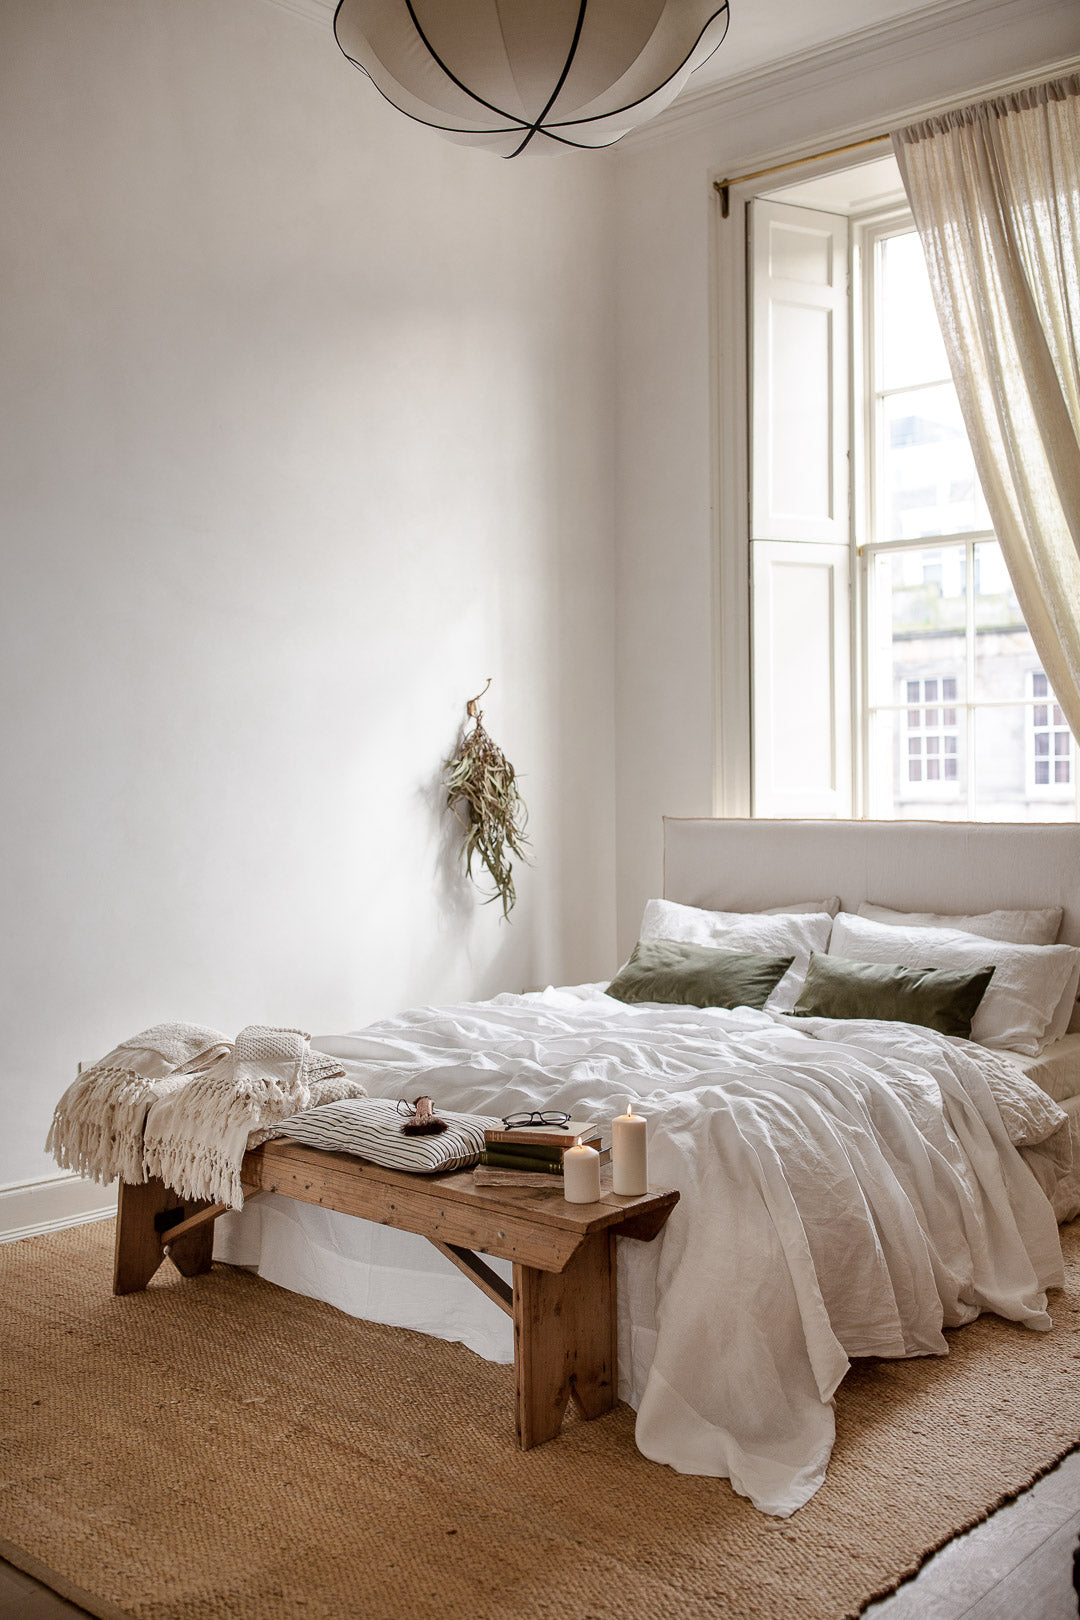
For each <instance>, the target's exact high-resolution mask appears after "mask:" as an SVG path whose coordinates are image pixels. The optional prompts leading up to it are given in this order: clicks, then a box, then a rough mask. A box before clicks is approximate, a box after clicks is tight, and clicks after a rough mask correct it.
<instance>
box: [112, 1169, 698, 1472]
mask: <svg viewBox="0 0 1080 1620" xmlns="http://www.w3.org/2000/svg"><path fill="white" fill-rule="evenodd" d="M241 1176H242V1180H243V1183H244V1187H245V1189H246V1191H247V1192H248V1193H252V1194H253V1193H257V1192H275V1193H280V1194H282V1195H283V1196H284V1197H286V1198H296V1199H299V1200H300V1201H301V1202H303V1203H307V1204H318V1205H320V1206H321V1207H322V1208H323V1209H332V1210H339V1211H340V1212H341V1213H343V1214H345V1215H359V1216H361V1217H362V1218H363V1219H364V1220H368V1221H377V1222H379V1223H380V1224H381V1225H383V1226H395V1227H398V1228H399V1229H400V1230H401V1231H404V1232H419V1233H420V1234H421V1235H422V1236H423V1237H426V1238H428V1239H429V1240H430V1241H431V1242H432V1243H433V1244H434V1245H435V1247H436V1248H437V1249H438V1250H439V1252H440V1254H444V1255H445V1256H446V1258H447V1259H448V1260H450V1261H452V1262H453V1264H454V1265H455V1266H457V1267H458V1268H459V1270H461V1271H463V1272H464V1273H465V1275H466V1277H468V1278H469V1280H470V1281H471V1282H474V1283H475V1284H476V1285H477V1287H478V1288H480V1289H482V1290H483V1292H484V1293H485V1294H486V1295H487V1296H488V1298H489V1299H491V1300H494V1302H495V1304H496V1305H498V1306H499V1307H500V1309H502V1310H504V1311H505V1312H506V1313H507V1315H509V1316H512V1317H513V1319H514V1383H515V1404H516V1412H517V1435H518V1441H519V1443H520V1445H521V1447H522V1449H523V1450H527V1449H528V1448H529V1447H530V1446H538V1445H541V1444H543V1442H544V1441H545V1440H551V1439H553V1438H554V1437H555V1436H556V1435H557V1434H558V1432H559V1430H560V1428H561V1427H562V1420H563V1416H564V1414H565V1412H566V1407H567V1402H568V1401H569V1400H571V1399H572V1400H573V1401H574V1404H575V1405H576V1406H577V1408H578V1410H579V1411H580V1412H581V1414H582V1416H583V1417H586V1418H596V1417H601V1416H602V1415H603V1414H604V1413H605V1412H610V1411H611V1409H612V1407H613V1406H614V1405H615V1401H616V1398H617V1390H618V1367H617V1349H616V1346H617V1318H616V1282H615V1239H616V1237H628V1238H638V1239H641V1240H643V1241H645V1242H648V1241H649V1240H650V1239H651V1238H654V1237H655V1236H656V1235H657V1233H658V1232H659V1231H660V1229H661V1227H662V1226H663V1224H664V1222H665V1221H666V1220H667V1218H668V1216H669V1215H670V1214H671V1211H672V1209H673V1208H674V1207H675V1205H676V1204H677V1203H678V1200H679V1195H678V1193H677V1192H671V1191H667V1192H661V1191H650V1192H648V1193H646V1194H645V1195H644V1196H643V1197H640V1198H625V1197H621V1196H616V1194H614V1193H613V1192H612V1191H611V1171H610V1168H609V1167H608V1166H605V1167H604V1170H603V1172H602V1177H601V1190H600V1201H599V1203H596V1204H568V1203H567V1202H566V1200H565V1199H564V1198H563V1196H562V1193H561V1191H556V1190H554V1189H548V1188H546V1187H536V1188H534V1187H477V1186H474V1184H473V1178H472V1173H471V1172H470V1171H468V1170H462V1171H457V1172H455V1173H454V1174H452V1175H445V1176H417V1175H406V1174H405V1173H403V1172H402V1171H399V1170H384V1169H382V1168H380V1167H379V1166H378V1165H374V1164H368V1163H366V1162H365V1161H364V1160H361V1159H357V1158H355V1157H354V1156H353V1155H352V1154H348V1153H324V1152H322V1151H321V1150H320V1149H318V1148H309V1147H304V1146H302V1145H301V1144H300V1143H299V1142H292V1141H290V1140H289V1139H288V1138H279V1139H277V1140H274V1141H270V1142H265V1143H264V1144H263V1145H262V1146H261V1147H257V1148H254V1149H252V1151H251V1152H250V1153H248V1154H247V1155H246V1156H245V1158H244V1164H243V1170H242V1172H241ZM224 1212H225V1205H223V1204H207V1203H205V1202H200V1201H196V1200H187V1201H184V1200H182V1199H180V1198H179V1197H178V1196H177V1194H176V1193H174V1192H173V1191H172V1190H171V1189H170V1188H168V1187H166V1186H165V1184H164V1183H163V1182H161V1181H149V1182H146V1183H144V1184H142V1185H133V1184H128V1183H123V1184H121V1187H120V1201H119V1209H118V1213H117V1222H116V1263H115V1269H114V1274H113V1292H114V1293H115V1294H130V1293H134V1292H136V1291H138V1290H139V1289H143V1288H145V1287H146V1285H147V1283H148V1282H149V1281H150V1279H151V1277H152V1276H153V1275H154V1273H155V1272H156V1271H157V1269H158V1267H159V1266H160V1265H161V1262H162V1260H163V1259H164V1258H165V1255H166V1253H168V1256H169V1258H170V1259H171V1260H172V1261H173V1263H174V1265H175V1266H176V1267H177V1269H178V1270H179V1271H180V1272H181V1273H182V1274H183V1275H184V1276H185V1277H194V1276H197V1275H199V1274H200V1273H201V1272H205V1271H209V1269H210V1265H211V1260H212V1257H213V1248H214V1221H215V1220H216V1218H217V1217H218V1216H219V1215H222V1214H224ZM478 1251H479V1252H478ZM480 1253H483V1254H490V1255H495V1256H497V1257H498V1258H500V1259H503V1260H510V1261H512V1262H513V1267H514V1283H513V1287H512V1288H511V1287H510V1285H509V1284H508V1283H506V1282H504V1281H503V1279H502V1278H501V1277H500V1276H499V1275H498V1273H497V1272H495V1271H493V1270H492V1268H491V1267H490V1266H488V1265H485V1263H484V1261H483V1260H481V1259H480Z"/></svg>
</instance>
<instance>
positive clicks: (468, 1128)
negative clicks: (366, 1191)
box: [273, 1097, 502, 1175]
mask: <svg viewBox="0 0 1080 1620" xmlns="http://www.w3.org/2000/svg"><path fill="white" fill-rule="evenodd" d="M438 1113H439V1118H440V1119H444V1120H445V1121H446V1126H447V1128H446V1130H445V1131H442V1132H440V1134H439V1135H438V1136H404V1135H402V1131H401V1126H402V1116H401V1114H400V1113H399V1112H398V1106H397V1103H394V1102H388V1101H387V1100H386V1099H385V1098H383V1097H349V1098H346V1099H345V1100H344V1101H342V1102H332V1103H323V1104H322V1106H321V1107H320V1108H309V1109H308V1111H307V1112H306V1113H304V1114H294V1115H293V1116H292V1118H291V1119H286V1120H283V1121H282V1123H281V1124H280V1125H278V1126H276V1127H275V1129H274V1133H273V1134H274V1135H275V1136H288V1137H291V1138H292V1139H293V1141H296V1142H303V1143H304V1144H305V1145H306V1146H307V1147H316V1148H325V1149H326V1150H327V1152H331V1153H355V1154H356V1156H357V1158H360V1159H367V1160H369V1161H370V1163H372V1164H381V1165H385V1167H386V1168H387V1169H388V1170H413V1171H418V1172H420V1173H422V1174H428V1175H430V1174H432V1173H433V1172H434V1171H437V1170H460V1169H463V1168H464V1167H465V1166H466V1165H471V1164H476V1162H477V1160H478V1159H479V1157H480V1153H481V1150H482V1148H483V1146H484V1131H485V1130H486V1129H496V1130H498V1129H501V1127H502V1120H501V1119H487V1118H484V1117H483V1116H481V1115H479V1114H451V1113H448V1112H447V1111H446V1110H444V1109H441V1108H440V1109H439V1111H438Z"/></svg>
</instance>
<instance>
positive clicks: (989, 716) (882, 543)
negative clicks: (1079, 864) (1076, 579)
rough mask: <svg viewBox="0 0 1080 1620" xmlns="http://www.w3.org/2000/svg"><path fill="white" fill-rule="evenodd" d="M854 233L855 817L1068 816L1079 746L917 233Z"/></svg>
mask: <svg viewBox="0 0 1080 1620" xmlns="http://www.w3.org/2000/svg"><path fill="white" fill-rule="evenodd" d="M855 241H856V251H855V263H856V276H857V281H858V286H859V289H860V290H861V297H862V304H863V322H862V330H863V341H862V345H861V348H862V354H861V357H860V359H859V360H858V361H857V364H856V367H855V375H856V380H857V381H858V379H859V377H860V376H861V378H862V381H863V392H864V398H863V401H862V404H863V409H862V411H861V413H859V412H858V411H857V412H856V416H857V417H858V416H860V415H861V421H862V438H863V441H864V442H863V445H862V449H863V467H864V478H863V483H864V498H863V501H862V507H861V514H860V515H857V517H856V540H857V542H859V556H860V558H861V566H862V571H863V572H862V579H863V586H864V589H863V601H864V603H865V626H864V648H865V657H864V662H865V669H864V685H865V695H866V701H865V703H864V704H863V705H862V711H863V713H862V719H863V728H862V730H863V739H862V740H863V772H864V784H863V787H864V793H863V799H864V804H865V813H866V814H868V815H870V816H875V817H883V818H893V817H898V818H902V819H909V818H915V817H933V818H935V819H948V820H952V819H956V820H982V821H1064V820H1071V819H1074V818H1075V817H1076V815H1077V793H1076V750H1075V746H1074V743H1073V739H1072V737H1071V735H1070V733H1069V728H1068V726H1067V725H1066V723H1065V719H1064V716H1063V714H1062V711H1061V709H1060V707H1059V706H1058V705H1057V703H1056V702H1055V700H1054V695H1053V692H1052V691H1051V690H1050V688H1049V684H1048V682H1047V678H1046V675H1045V673H1044V672H1043V670H1042V667H1041V665H1040V663H1039V657H1038V654H1037V653H1036V651H1035V646H1034V643H1033V642H1032V640H1031V636H1030V635H1029V634H1028V630H1027V626H1026V625H1025V623H1024V618H1023V614H1022V613H1021V611H1020V607H1019V604H1018V602H1017V600H1016V596H1015V594H1014V592H1013V590H1012V586H1011V584H1010V581H1009V575H1008V571H1007V569H1006V567H1005V564H1004V560H1003V558H1002V555H1001V550H1000V548H999V546H998V543H997V540H996V539H995V537H994V533H993V529H992V527H991V524H990V519H989V515H988V513H987V510H986V504H985V502H984V500H983V496H982V490H981V488H980V485H979V479H978V476H977V474H976V471H975V465H974V461H973V459H972V455H971V450H970V447H969V444H968V440H967V434H966V432H965V429H964V424H963V420H962V418H961V415H960V408H959V404H958V401H957V397H956V390H955V388H954V387H953V383H952V380H951V378H950V375H949V366H948V362H947V359H946V356H945V349H944V346H943V344H942V341H941V334H940V331H939V328H938V324H937V320H936V317H935V313H934V307H933V303H932V299H931V293H930V285H929V279H928V276H927V272H926V265H925V261H924V259H923V255H922V249H921V247H920V244H919V240H918V237H917V235H916V233H915V230H914V227H913V225H912V223H911V221H910V217H907V218H898V217H896V216H893V218H892V219H891V220H890V221H888V222H886V223H881V224H879V225H873V224H870V225H865V226H863V227H862V229H861V230H857V231H856V233H855ZM856 404H858V402H856ZM860 525H861V527H862V533H861V534H860V533H859V528H860Z"/></svg>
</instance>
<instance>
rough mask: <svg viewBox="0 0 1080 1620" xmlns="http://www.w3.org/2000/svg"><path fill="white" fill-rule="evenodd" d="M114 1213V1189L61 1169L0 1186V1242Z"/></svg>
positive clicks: (82, 1222)
mask: <svg viewBox="0 0 1080 1620" xmlns="http://www.w3.org/2000/svg"><path fill="white" fill-rule="evenodd" d="M115 1214H116V1188H115V1186H113V1187H99V1186H98V1185H97V1183H96V1182H93V1181H84V1180H83V1178H82V1177H81V1176H76V1175H72V1174H70V1173H68V1172H65V1171H61V1172H59V1173H58V1174H57V1175H54V1176H42V1177H40V1178H39V1179H38V1180H37V1181H16V1182H14V1183H12V1184H11V1185H10V1186H7V1187H0V1243H14V1242H15V1241H16V1239H17V1238H24V1237H36V1236H37V1234H38V1233H39V1232H59V1231H60V1230H61V1229H62V1228H63V1227H65V1226H83V1225H85V1223H86V1222H87V1221H102V1220H106V1219H107V1218H108V1217H109V1216H110V1215H115Z"/></svg>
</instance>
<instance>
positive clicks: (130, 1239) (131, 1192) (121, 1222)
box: [113, 1180, 214, 1294]
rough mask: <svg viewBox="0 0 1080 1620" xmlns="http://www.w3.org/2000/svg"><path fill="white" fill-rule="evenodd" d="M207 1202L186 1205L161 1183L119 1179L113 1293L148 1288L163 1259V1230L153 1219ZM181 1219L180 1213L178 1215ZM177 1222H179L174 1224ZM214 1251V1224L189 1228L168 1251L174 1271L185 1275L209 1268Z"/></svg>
mask: <svg viewBox="0 0 1080 1620" xmlns="http://www.w3.org/2000/svg"><path fill="white" fill-rule="evenodd" d="M204 1203H205V1201H204V1200H201V1199H191V1200H189V1201H188V1202H187V1203H186V1204H185V1203H184V1201H183V1199H181V1198H180V1197H179V1195H178V1194H177V1193H175V1192H173V1190H172V1188H171V1187H166V1185H165V1183H164V1182H163V1181H157V1180H152V1181H145V1182H141V1183H137V1184H135V1183H131V1182H125V1181H122V1182H121V1183H120V1195H119V1199H118V1201H117V1209H116V1251H115V1259H114V1263H113V1293H114V1294H135V1293H138V1292H139V1290H140V1289H143V1288H145V1287H146V1285H147V1283H148V1282H149V1281H150V1279H151V1277H152V1276H153V1275H154V1273H155V1272H156V1271H157V1269H158V1267H159V1266H160V1264H161V1262H162V1261H163V1260H164V1258H165V1250H164V1248H163V1247H162V1243H161V1232H160V1231H159V1230H158V1227H157V1226H156V1225H155V1220H154V1217H155V1216H157V1215H161V1214H163V1213H164V1211H165V1210H181V1209H182V1210H183V1214H184V1215H193V1214H194V1213H195V1212H196V1210H199V1209H202V1208H203V1207H204ZM177 1219H178V1220H179V1219H180V1217H177ZM174 1224H175V1223H174ZM213 1254H214V1223H213V1222H212V1221H208V1222H207V1224H206V1225H205V1226H204V1227H199V1228H197V1230H196V1231H194V1232H190V1233H189V1234H188V1235H187V1237H183V1238H181V1239H180V1241H179V1242H178V1243H176V1244H175V1245H174V1246H173V1248H172V1249H171V1250H170V1258H171V1260H172V1261H173V1264H174V1265H175V1266H176V1269H177V1270H178V1271H179V1272H180V1273H181V1274H182V1275H183V1276H185V1277H197V1276H199V1275H200V1274H201V1273H202V1272H204V1271H209V1270H210V1266H211V1263H212V1260H213Z"/></svg>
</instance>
